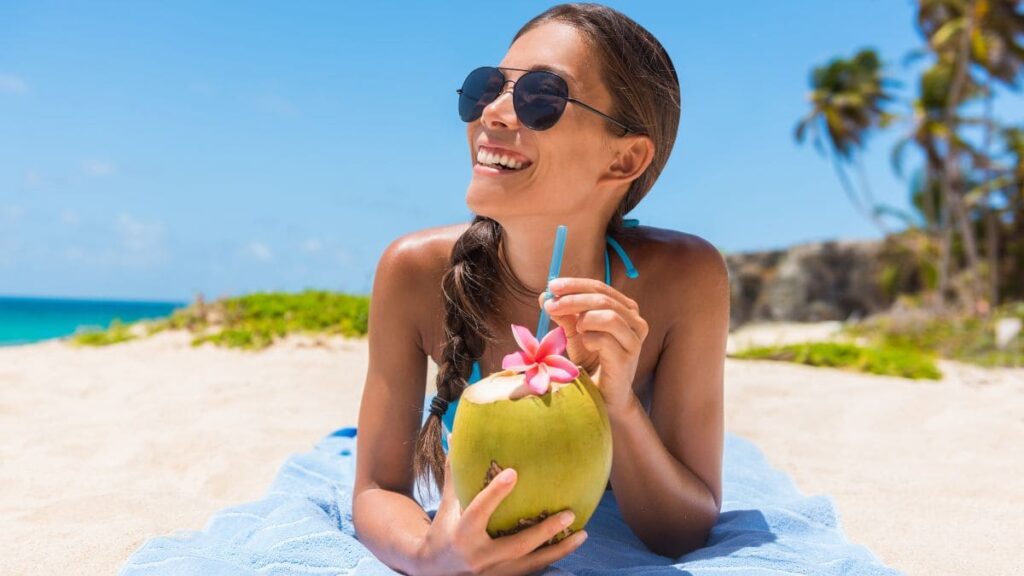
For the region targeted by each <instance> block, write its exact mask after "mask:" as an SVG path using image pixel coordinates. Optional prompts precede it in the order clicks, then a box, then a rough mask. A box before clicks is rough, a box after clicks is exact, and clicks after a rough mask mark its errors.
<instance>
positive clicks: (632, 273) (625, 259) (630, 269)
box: [441, 218, 640, 452]
mask: <svg viewBox="0 0 1024 576" xmlns="http://www.w3.org/2000/svg"><path fill="white" fill-rule="evenodd" d="M639 225H640V221H639V220H638V219H636V218H624V219H623V220H622V226H623V228H636V227H637V226H639ZM605 239H607V240H608V243H609V244H611V246H612V248H614V249H615V251H616V252H617V253H618V254H619V258H621V259H622V264H623V265H624V266H625V267H626V276H627V277H629V278H636V277H637V276H639V275H640V273H639V272H637V270H636V267H634V266H633V262H632V260H630V259H629V256H628V255H627V254H626V251H625V250H623V249H622V246H620V245H619V243H618V242H616V241H615V239H614V238H612V237H611V236H605ZM604 283H605V284H611V283H612V266H611V260H610V258H609V256H608V248H605V249H604ZM481 378H482V376H481V375H480V362H479V361H474V362H473V372H472V373H471V374H470V376H469V380H468V381H467V384H470V385H472V384H475V383H476V382H477V381H478V380H480V379H481ZM458 405H459V401H458V400H454V401H452V402H450V403H449V404H448V411H447V412H445V413H444V416H442V417H441V421H442V422H444V425H445V426H447V427H448V430H449V431H451V430H454V422H455V409H456V408H458ZM441 440H442V444H443V446H444V450H445V452H447V451H448V442H447V439H446V438H444V434H442V435H441Z"/></svg>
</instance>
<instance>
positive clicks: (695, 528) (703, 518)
mask: <svg viewBox="0 0 1024 576" xmlns="http://www.w3.org/2000/svg"><path fill="white" fill-rule="evenodd" d="M718 516H719V511H718V509H717V507H716V508H712V509H711V510H709V511H707V512H706V513H704V514H701V515H700V517H699V518H696V519H694V518H689V519H687V520H686V522H685V524H684V526H683V527H682V528H680V529H679V530H673V531H663V532H660V533H658V534H655V535H654V536H652V537H650V538H641V540H642V541H643V543H644V545H645V546H647V549H648V550H650V551H651V552H654V553H655V554H660V555H661V556H667V557H669V558H679V557H680V556H685V555H686V554H689V553H690V552H693V551H694V550H699V549H700V548H703V547H704V546H705V545H706V544H707V541H708V537H709V536H711V529H712V528H714V527H715V524H716V523H717V522H718Z"/></svg>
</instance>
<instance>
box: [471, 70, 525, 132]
mask: <svg viewBox="0 0 1024 576" xmlns="http://www.w3.org/2000/svg"><path fill="white" fill-rule="evenodd" d="M506 87H507V88H506ZM514 89H515V82H514V81H512V80H506V81H505V84H503V85H502V86H501V92H498V97H497V98H495V99H494V101H493V102H491V103H490V104H488V105H487V106H484V111H483V113H482V114H481V115H480V121H481V122H483V123H484V126H488V127H496V126H505V127H506V128H518V127H519V119H518V118H517V117H516V110H515V106H513V104H512V91H513V90H514ZM506 95H507V96H508V97H507V98H506V97H505V96H506Z"/></svg>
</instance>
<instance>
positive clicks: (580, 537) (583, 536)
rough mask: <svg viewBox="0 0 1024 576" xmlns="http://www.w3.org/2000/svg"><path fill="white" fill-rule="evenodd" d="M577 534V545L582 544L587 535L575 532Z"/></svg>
mask: <svg viewBox="0 0 1024 576" xmlns="http://www.w3.org/2000/svg"><path fill="white" fill-rule="evenodd" d="M577 534H579V536H577V538H579V543H580V544H583V541H584V540H586V539H587V533H586V532H577Z"/></svg>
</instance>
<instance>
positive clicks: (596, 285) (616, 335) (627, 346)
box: [538, 278, 648, 414]
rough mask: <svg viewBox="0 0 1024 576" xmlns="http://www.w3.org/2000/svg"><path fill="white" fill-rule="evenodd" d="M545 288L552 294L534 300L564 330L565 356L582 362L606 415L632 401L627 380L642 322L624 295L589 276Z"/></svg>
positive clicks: (644, 325) (555, 282) (558, 281)
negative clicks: (545, 297) (546, 298)
mask: <svg viewBox="0 0 1024 576" xmlns="http://www.w3.org/2000/svg"><path fill="white" fill-rule="evenodd" d="M548 288H549V289H550V290H551V293H552V294H554V298H552V299H550V300H547V301H545V300H544V293H541V295H540V296H539V298H538V300H539V302H540V305H541V306H543V307H544V309H545V310H547V312H548V315H549V316H550V317H551V319H552V320H554V321H555V322H556V323H557V324H558V325H559V326H561V327H562V329H563V330H565V338H566V340H567V342H566V353H567V354H568V356H569V360H572V361H573V362H575V363H576V364H578V365H580V366H582V367H583V368H584V369H585V370H586V371H587V373H588V374H590V375H591V376H592V378H593V380H594V383H595V384H596V385H597V387H598V388H599V389H600V390H601V395H602V396H603V397H604V401H605V405H606V406H607V408H608V411H609V413H613V414H614V413H617V412H619V411H622V410H625V409H626V408H627V407H628V406H629V404H630V402H632V401H635V395H634V394H633V379H634V378H635V377H636V368H637V364H638V362H639V360H640V348H641V345H642V344H643V342H644V339H645V338H647V332H648V326H647V321H645V320H644V319H643V318H642V317H640V307H639V306H638V305H637V303H636V302H635V301H633V300H632V299H630V298H627V297H626V295H625V294H623V293H622V292H619V291H618V290H616V289H615V288H612V287H611V286H609V285H607V284H605V283H604V282H601V281H598V280H594V279H591V278H556V279H554V280H552V281H551V282H550V283H549V285H548Z"/></svg>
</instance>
